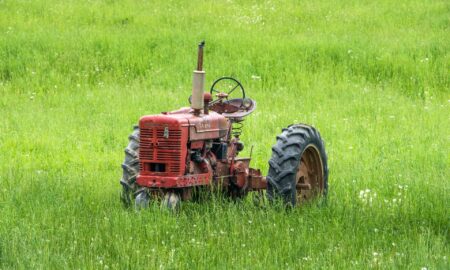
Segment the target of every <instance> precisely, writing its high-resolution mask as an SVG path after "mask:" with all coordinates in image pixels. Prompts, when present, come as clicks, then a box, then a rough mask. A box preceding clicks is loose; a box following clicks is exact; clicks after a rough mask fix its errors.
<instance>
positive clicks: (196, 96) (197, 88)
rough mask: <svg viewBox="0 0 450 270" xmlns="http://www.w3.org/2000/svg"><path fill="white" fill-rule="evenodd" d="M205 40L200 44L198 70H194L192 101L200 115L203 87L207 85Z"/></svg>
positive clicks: (192, 105)
mask: <svg viewBox="0 0 450 270" xmlns="http://www.w3.org/2000/svg"><path fill="white" fill-rule="evenodd" d="M204 46H205V41H202V42H200V44H198V58H197V70H194V75H193V78H192V103H191V108H192V110H193V111H194V115H200V113H201V110H202V109H203V89H204V86H205V71H203V47H204Z"/></svg>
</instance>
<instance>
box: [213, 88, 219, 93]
mask: <svg viewBox="0 0 450 270" xmlns="http://www.w3.org/2000/svg"><path fill="white" fill-rule="evenodd" d="M211 91H213V92H216V93H220V92H219V91H217V90H216V89H214V88H213V89H211Z"/></svg>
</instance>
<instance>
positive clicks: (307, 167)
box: [267, 124, 328, 206]
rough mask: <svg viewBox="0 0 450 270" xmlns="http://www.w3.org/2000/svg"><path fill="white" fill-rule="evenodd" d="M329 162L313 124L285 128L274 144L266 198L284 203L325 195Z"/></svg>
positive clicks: (293, 202) (303, 200)
mask: <svg viewBox="0 0 450 270" xmlns="http://www.w3.org/2000/svg"><path fill="white" fill-rule="evenodd" d="M327 191H328V165H327V156H326V153H325V147H324V143H323V141H322V139H321V137H320V134H319V132H317V130H316V129H315V128H314V127H311V126H308V125H303V124H298V125H291V126H289V127H288V128H285V129H283V132H282V133H281V135H279V136H277V143H276V144H275V145H274V146H273V147H272V158H271V159H270V160H269V173H268V175H267V198H268V200H269V201H270V202H273V201H274V200H276V199H282V201H283V202H284V204H286V205H290V206H295V205H296V204H297V203H302V202H305V201H309V200H312V199H314V198H317V197H320V196H326V194H327Z"/></svg>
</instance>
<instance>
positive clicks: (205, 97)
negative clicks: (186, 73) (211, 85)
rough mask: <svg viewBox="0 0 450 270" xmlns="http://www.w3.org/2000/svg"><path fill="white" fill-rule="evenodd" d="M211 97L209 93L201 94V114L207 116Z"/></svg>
mask: <svg viewBox="0 0 450 270" xmlns="http://www.w3.org/2000/svg"><path fill="white" fill-rule="evenodd" d="M211 100H212V96H211V94H210V93H204V94H203V104H204V107H203V112H204V114H209V102H211Z"/></svg>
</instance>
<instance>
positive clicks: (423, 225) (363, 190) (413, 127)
mask: <svg viewBox="0 0 450 270" xmlns="http://www.w3.org/2000/svg"><path fill="white" fill-rule="evenodd" d="M202 39H205V40H206V48H205V62H204V68H205V70H206V74H207V75H206V76H207V85H208V86H209V85H210V84H211V83H212V82H213V81H214V79H215V78H217V77H220V76H234V77H236V78H238V79H239V80H240V81H241V82H242V83H243V85H244V87H245V89H246V91H247V93H248V96H250V97H251V98H253V99H255V100H256V101H257V103H258V109H257V111H256V112H254V113H253V114H252V115H250V116H248V117H247V119H246V121H245V128H244V132H243V134H242V139H243V141H244V143H245V144H246V149H245V150H244V152H245V153H244V154H243V155H248V154H249V149H250V146H251V145H253V161H252V166H254V167H257V168H261V169H262V171H263V173H264V174H266V173H267V170H268V163H267V161H268V160H269V158H270V155H271V146H272V145H273V144H274V143H275V136H276V135H277V134H279V133H280V132H281V128H283V127H285V126H287V125H289V124H291V123H299V122H300V123H309V124H312V125H314V126H315V127H317V129H318V130H319V131H320V133H321V135H322V137H323V139H324V141H325V144H326V150H327V154H328V157H329V166H330V177H329V193H328V200H327V204H326V205H325V206H317V205H314V204H313V205H304V206H302V207H298V208H296V209H294V210H293V211H280V209H279V208H274V207H270V206H267V207H257V206H254V205H253V204H252V202H251V199H250V198H249V199H248V200H245V201H243V202H230V201H221V200H212V201H208V202H205V203H185V204H183V206H182V209H181V211H180V212H179V213H178V214H176V215H174V214H171V213H169V212H167V211H161V210H160V208H159V206H158V205H157V204H153V205H151V207H150V209H148V210H146V211H140V212H136V211H133V210H127V209H124V208H123V207H122V205H121V203H120V201H119V191H120V189H121V186H120V185H119V180H120V177H121V173H122V172H121V167H120V164H121V163H122V161H123V158H124V153H123V150H124V147H125V146H126V145H127V141H128V139H127V137H128V135H129V134H130V133H131V131H132V127H133V125H135V124H136V123H137V121H138V119H139V117H140V116H142V115H145V114H155V113H159V112H161V111H168V110H175V109H178V108H179V107H182V106H187V105H188V102H187V98H188V96H189V95H190V91H191V90H190V89H191V78H192V70H193V69H194V68H195V61H196V45H197V44H198V42H199V41H200V40H202ZM449 89H450V3H449V2H448V1H444V0H442V1H419V0H417V1H413V0H412V1H409V0H399V1H388V0H380V1H366V0H363V1H352V0H350V1H338V0H331V1H324V0H319V1H293V0H292V1H290V0H285V1H276V0H271V1H244V0H242V1H237V0H229V1H199V0H192V1H171V0H165V1H160V0H155V1H132V0H123V1H114V0H109V1H106V0H105V1H95V0H92V1H73V0H72V1H71V0H67V1H54V0H46V1H44V0H36V1H12V0H0V269H368V268H372V269H449V267H450V266H449V256H450V245H449V241H450V234H449V227H450V185H449V184H450V151H449V150H450V118H449V117H450V90H449Z"/></svg>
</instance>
